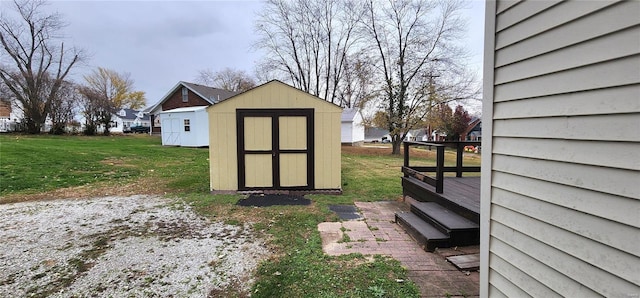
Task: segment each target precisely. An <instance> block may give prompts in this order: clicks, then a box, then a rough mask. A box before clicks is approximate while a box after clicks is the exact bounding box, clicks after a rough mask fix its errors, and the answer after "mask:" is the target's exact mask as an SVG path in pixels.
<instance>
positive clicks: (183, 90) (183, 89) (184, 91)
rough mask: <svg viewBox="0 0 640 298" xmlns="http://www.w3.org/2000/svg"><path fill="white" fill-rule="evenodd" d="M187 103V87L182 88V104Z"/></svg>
mask: <svg viewBox="0 0 640 298" xmlns="http://www.w3.org/2000/svg"><path fill="white" fill-rule="evenodd" d="M187 101H189V89H187V87H182V102H187Z"/></svg>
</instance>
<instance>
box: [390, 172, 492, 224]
mask: <svg viewBox="0 0 640 298" xmlns="http://www.w3.org/2000/svg"><path fill="white" fill-rule="evenodd" d="M402 188H403V194H404V195H407V196H410V197H412V198H414V199H416V200H418V201H422V202H436V203H438V204H440V205H443V206H445V207H447V208H449V209H451V210H454V211H456V213H458V214H460V215H462V216H464V217H466V218H468V219H469V220H472V221H474V222H475V223H480V177H445V178H444V191H443V192H442V193H437V192H436V189H435V187H434V186H431V185H429V184H427V183H425V182H422V181H420V180H418V179H416V178H413V177H403V178H402Z"/></svg>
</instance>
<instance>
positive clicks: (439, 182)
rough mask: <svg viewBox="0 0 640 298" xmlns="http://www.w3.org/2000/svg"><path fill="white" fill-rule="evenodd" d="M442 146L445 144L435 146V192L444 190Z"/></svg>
mask: <svg viewBox="0 0 640 298" xmlns="http://www.w3.org/2000/svg"><path fill="white" fill-rule="evenodd" d="M444 148H445V146H438V147H436V149H437V155H436V193H442V192H443V190H444Z"/></svg>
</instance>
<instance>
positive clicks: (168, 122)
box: [159, 106, 209, 147]
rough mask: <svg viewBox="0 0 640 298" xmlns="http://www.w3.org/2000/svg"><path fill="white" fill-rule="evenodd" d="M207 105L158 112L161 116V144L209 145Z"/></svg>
mask: <svg viewBox="0 0 640 298" xmlns="http://www.w3.org/2000/svg"><path fill="white" fill-rule="evenodd" d="M206 109H207V107H206V106H199V107H186V108H177V109H173V110H168V111H162V112H160V113H159V115H160V118H162V145H163V146H183V147H207V146H209V118H208V115H207V110H206Z"/></svg>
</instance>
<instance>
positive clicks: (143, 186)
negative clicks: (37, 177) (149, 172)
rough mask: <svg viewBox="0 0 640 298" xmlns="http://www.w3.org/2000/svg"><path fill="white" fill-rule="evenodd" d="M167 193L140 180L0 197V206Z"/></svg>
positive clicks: (151, 181) (149, 180)
mask: <svg viewBox="0 0 640 298" xmlns="http://www.w3.org/2000/svg"><path fill="white" fill-rule="evenodd" d="M167 191H169V189H168V188H166V187H165V186H164V185H162V184H158V181H157V179H153V178H140V179H137V180H135V181H133V182H129V183H117V182H111V181H107V182H98V183H91V184H87V185H82V186H73V187H67V188H60V189H55V190H51V191H47V192H40V193H35V194H9V195H5V196H2V197H0V204H8V203H19V202H32V201H50V200H59V199H86V198H95V197H102V196H132V195H136V194H139V195H163V194H165V193H166V192H167Z"/></svg>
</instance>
